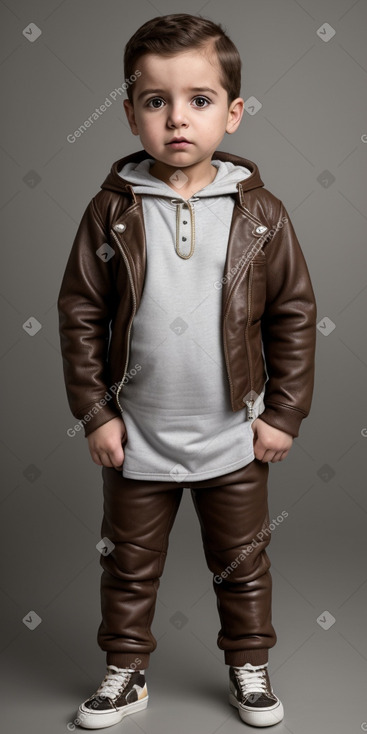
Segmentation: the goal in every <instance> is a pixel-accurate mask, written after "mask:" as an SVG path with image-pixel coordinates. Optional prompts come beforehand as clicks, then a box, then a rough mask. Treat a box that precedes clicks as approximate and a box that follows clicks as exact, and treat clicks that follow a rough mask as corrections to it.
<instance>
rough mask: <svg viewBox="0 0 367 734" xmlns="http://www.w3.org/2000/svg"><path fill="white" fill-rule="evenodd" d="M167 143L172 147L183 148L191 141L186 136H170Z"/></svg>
mask: <svg viewBox="0 0 367 734" xmlns="http://www.w3.org/2000/svg"><path fill="white" fill-rule="evenodd" d="M167 145H170V146H171V147H172V148H184V147H186V146H187V145H191V143H190V141H189V140H186V138H172V140H170V141H169V143H167Z"/></svg>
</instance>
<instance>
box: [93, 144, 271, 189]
mask: <svg viewBox="0 0 367 734" xmlns="http://www.w3.org/2000/svg"><path fill="white" fill-rule="evenodd" d="M152 161H153V159H152V158H151V156H150V155H149V154H148V153H147V152H146V151H145V150H140V151H137V152H136V153H132V154H131V155H129V156H126V157H124V158H120V159H119V160H118V161H116V162H115V163H113V165H112V167H111V171H110V173H109V174H108V175H107V177H106V178H105V180H104V181H103V183H102V185H101V189H107V190H109V191H115V192H120V193H130V195H131V196H132V197H133V198H135V197H134V192H135V193H144V194H153V195H155V196H157V195H158V196H171V197H172V194H175V195H176V196H179V189H178V190H177V193H176V191H175V190H174V189H172V188H171V187H170V186H168V184H165V183H164V182H163V181H160V180H159V179H157V178H155V177H154V176H151V175H150V174H149V167H150V165H151V163H152ZM212 161H216V162H217V164H216V167H217V168H218V172H217V175H216V177H215V179H214V181H212V183H210V184H208V185H207V186H205V187H204V188H203V189H201V191H199V192H197V193H196V194H195V196H197V195H198V194H199V195H200V196H217V195H221V194H224V193H232V192H233V191H236V189H237V187H238V185H239V184H240V185H241V187H242V190H243V191H249V190H250V189H256V188H259V187H261V186H264V184H263V182H262V180H261V178H260V173H259V170H258V168H257V166H256V164H255V163H253V162H252V161H250V160H247V159H246V158H241V157H240V156H235V155H232V154H231V153H224V152H222V151H220V150H216V151H215V152H214V153H213V155H212ZM222 164H224V165H222ZM213 165H215V164H214V163H213ZM238 167H240V169H239V168H238Z"/></svg>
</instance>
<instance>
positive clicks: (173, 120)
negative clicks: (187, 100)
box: [167, 102, 188, 127]
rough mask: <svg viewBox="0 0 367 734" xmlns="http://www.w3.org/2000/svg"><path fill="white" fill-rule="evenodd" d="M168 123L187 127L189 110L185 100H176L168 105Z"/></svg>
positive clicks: (170, 125)
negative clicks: (186, 107)
mask: <svg viewBox="0 0 367 734" xmlns="http://www.w3.org/2000/svg"><path fill="white" fill-rule="evenodd" d="M167 125H168V127H181V126H183V127H187V125H188V119H187V111H186V109H185V106H184V103H183V102H175V103H174V104H173V103H172V104H171V105H169V106H168V115H167Z"/></svg>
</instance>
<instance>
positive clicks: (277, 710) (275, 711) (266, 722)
mask: <svg viewBox="0 0 367 734" xmlns="http://www.w3.org/2000/svg"><path fill="white" fill-rule="evenodd" d="M229 703H230V704H231V705H232V706H235V708H236V709H238V713H239V715H240V718H241V719H242V721H244V722H245V724H250V726H273V724H279V722H280V721H282V719H283V718H284V709H283V704H282V702H281V701H279V702H278V703H277V704H276V705H274V707H273V706H272V707H271V708H266V709H259V710H258V711H254V710H253V709H250V708H249V707H247V706H244V705H243V704H241V703H239V701H237V698H236V697H235V696H234V695H233V693H230V694H229Z"/></svg>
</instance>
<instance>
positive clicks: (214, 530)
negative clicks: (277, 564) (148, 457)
mask: <svg viewBox="0 0 367 734" xmlns="http://www.w3.org/2000/svg"><path fill="white" fill-rule="evenodd" d="M268 473H269V466H268V464H267V463H265V464H263V463H261V462H260V461H258V460H257V459H255V460H254V461H252V462H251V463H250V464H248V465H247V466H245V467H243V468H241V469H238V470H236V471H235V472H232V473H230V474H227V475H224V476H222V477H217V478H216V479H214V480H212V482H213V484H212V486H211V487H206V486H200V483H199V484H198V485H194V484H192V485H191V494H192V498H193V502H194V506H195V509H196V512H197V515H198V517H199V521H200V525H201V533H202V539H203V545H204V552H205V557H206V560H207V564H208V568H209V569H210V570H211V571H212V573H213V574H214V578H213V586H214V590H215V593H216V596H217V606H218V612H219V617H220V622H221V629H220V631H219V634H218V640H217V644H218V647H219V648H220V649H221V650H224V657H225V663H226V664H227V665H234V666H240V665H244V664H245V663H247V662H249V663H252V665H261V664H263V663H265V662H267V660H268V650H269V648H271V647H273V646H274V645H275V643H276V640H277V637H276V633H275V630H274V628H273V626H272V623H271V589H272V580H271V575H270V572H269V567H270V560H269V558H268V555H267V553H266V551H265V548H266V546H267V545H268V543H269V541H270V530H269V513H268V497H267V478H268ZM201 484H204V483H201ZM264 531H265V532H264ZM258 533H263V535H262V536H261V535H260V536H259V538H258V539H256V536H257V534H258ZM253 541H255V542H254V543H253ZM255 543H256V544H255ZM231 564H232V565H231Z"/></svg>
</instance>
